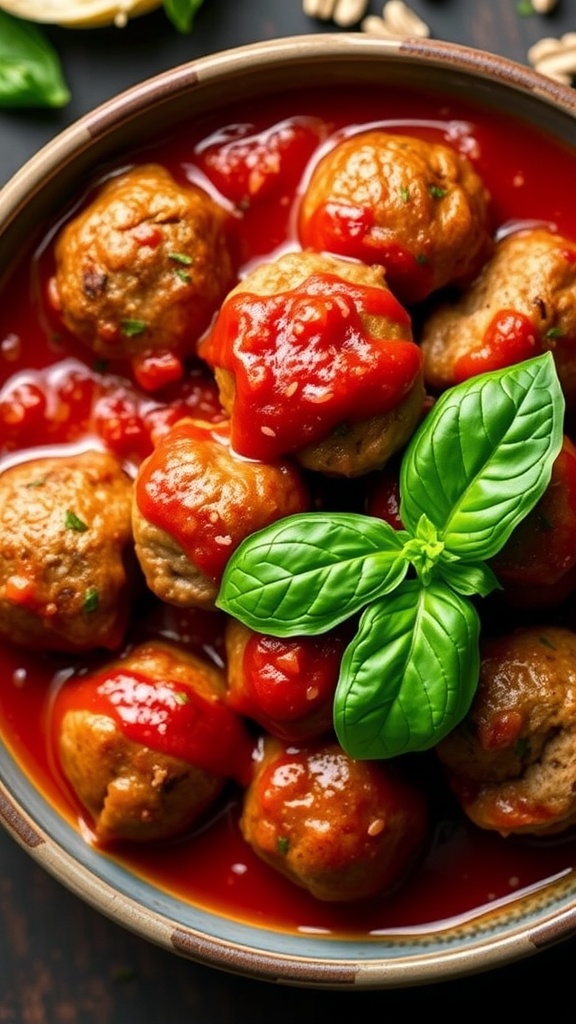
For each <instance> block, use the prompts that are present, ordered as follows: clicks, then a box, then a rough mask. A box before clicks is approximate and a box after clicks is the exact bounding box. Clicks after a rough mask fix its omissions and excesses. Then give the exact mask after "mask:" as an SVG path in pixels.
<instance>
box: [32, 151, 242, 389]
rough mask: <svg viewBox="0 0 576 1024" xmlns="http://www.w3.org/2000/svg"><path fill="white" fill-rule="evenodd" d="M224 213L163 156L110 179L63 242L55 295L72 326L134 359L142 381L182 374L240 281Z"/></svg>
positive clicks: (95, 343)
mask: <svg viewBox="0 0 576 1024" xmlns="http://www.w3.org/2000/svg"><path fill="white" fill-rule="evenodd" d="M226 218H227V214H225V212H224V210H223V209H221V208H220V207H219V206H217V205H216V203H214V202H213V200H212V199H211V198H210V197H209V196H207V195H206V194H205V193H203V192H202V191H201V190H200V189H198V188H197V187H195V186H192V185H186V186H183V185H180V184H178V183H177V182H176V181H175V180H174V179H173V178H172V177H171V175H170V174H169V173H168V171H167V170H165V169H164V168H163V167H160V166H158V165H156V164H147V165H145V166H142V167H135V168H133V169H132V170H130V171H127V172H126V173H124V174H121V175H118V176H117V177H114V178H111V179H110V180H109V181H108V182H106V184H105V185H104V186H103V187H102V189H101V190H100V192H99V193H98V194H97V196H96V198H95V199H94V200H93V201H92V202H91V204H90V205H89V206H87V207H86V209H84V210H83V211H82V212H81V213H79V214H78V215H77V216H76V217H75V218H74V219H73V220H71V221H70V222H69V223H68V224H67V225H66V226H65V227H64V228H63V230H62V231H61V233H60V235H59V236H58V238H57V241H56V247H55V255H56V273H55V277H54V279H53V281H52V282H51V286H50V296H51V299H52V302H53V304H54V305H55V306H56V308H58V309H59V310H60V312H61V316H62V319H63V321H64V323H65V325H66V327H67V328H68V329H69V330H70V331H71V332H72V334H74V335H75V336H76V337H77V338H79V339H80V340H81V341H82V342H83V343H84V344H85V345H88V346H89V347H90V348H91V349H92V350H93V351H94V352H96V353H97V354H98V355H101V356H104V357H106V358H109V359H116V358H122V357H129V358H131V359H133V360H135V365H136V370H137V373H138V375H139V380H140V383H141V384H143V386H149V387H150V388H152V387H154V386H156V385H160V384H163V383H166V379H167V377H170V376H173V377H175V376H177V375H178V373H179V367H180V363H179V361H180V359H181V358H182V357H184V356H186V355H189V354H191V353H193V352H194V350H195V345H196V342H197V339H198V337H199V335H200V334H201V333H202V331H204V329H205V328H206V327H207V325H208V323H209V321H210V318H211V317H212V315H213V313H214V312H215V310H216V308H217V307H218V305H219V303H220V302H221V300H222V298H223V297H224V295H225V293H226V291H227V290H228V289H229V288H230V287H231V285H232V283H233V278H234V269H233V261H232V257H231V252H230V246H229V242H228V239H227V228H226ZM147 361H148V363H147Z"/></svg>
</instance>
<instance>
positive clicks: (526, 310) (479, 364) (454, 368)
mask: <svg viewBox="0 0 576 1024" xmlns="http://www.w3.org/2000/svg"><path fill="white" fill-rule="evenodd" d="M421 341H422V350H423V352H424V373H425V377H426V382H427V384H428V385H429V386H430V387H431V388H434V389H443V388H446V387H450V386H452V385H453V384H458V383H459V382H460V381H462V380H465V379H466V378H468V377H471V376H473V375H474V374H476V373H482V372H483V371H485V370H494V369H499V368H501V367H504V366H509V365H512V364H513V363H517V362H520V361H521V360H522V359H527V358H530V356H533V355H537V354H538V353H539V352H541V351H543V350H545V349H551V350H552V352H553V353H554V358H555V362H556V368H557V370H558V374H559V377H560V380H561V383H562V386H563V389H564V393H565V395H566V398H567V400H568V402H569V403H571V404H572V405H573V404H574V401H575V400H576V243H574V242H571V241H568V239H566V238H562V237H561V236H560V235H556V234H553V233H552V232H551V231H547V230H546V229H545V228H541V227H539V228H534V229H532V230H528V231H518V232H515V233H512V234H509V235H507V236H505V237H503V238H502V239H501V240H500V241H499V242H498V243H497V246H496V249H495V252H494V255H493V257H492V259H491V260H490V261H489V262H488V263H487V264H486V265H485V267H484V268H483V270H482V271H481V273H480V274H479V276H478V277H477V278H476V280H475V281H474V282H473V284H472V285H471V286H470V287H469V288H468V289H467V291H465V292H464V294H463V295H462V296H461V297H460V298H459V299H458V300H457V301H455V302H453V303H446V304H443V305H442V306H440V307H439V308H438V309H437V310H436V311H435V312H433V313H432V314H431V316H430V317H429V318H428V320H427V321H426V323H425V324H424V326H423V330H422V338H421Z"/></svg>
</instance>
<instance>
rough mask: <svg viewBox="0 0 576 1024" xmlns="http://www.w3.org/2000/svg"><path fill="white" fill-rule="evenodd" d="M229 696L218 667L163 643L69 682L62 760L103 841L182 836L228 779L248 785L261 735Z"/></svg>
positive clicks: (60, 739) (61, 698)
mask: <svg viewBox="0 0 576 1024" xmlns="http://www.w3.org/2000/svg"><path fill="white" fill-rule="evenodd" d="M224 694H225V687H224V680H223V676H222V672H221V670H220V669H219V668H217V667H216V666H215V665H214V664H212V663H210V662H208V661H207V660H205V659H203V658H200V657H198V656H197V655H195V654H192V653H190V652H184V651H182V650H180V649H179V648H178V647H176V645H172V644H169V643H165V642H158V641H155V642H148V643H143V644H141V645H139V646H137V647H135V648H133V650H132V651H131V653H130V654H129V655H128V656H127V657H125V658H123V659H119V660H118V661H115V662H113V663H112V664H108V665H106V666H104V668H101V669H100V670H98V671H96V672H94V673H93V674H91V675H89V676H76V677H72V678H70V679H68V680H67V681H66V682H65V683H64V684H63V686H62V687H61V689H60V691H59V692H58V695H57V697H56V701H55V703H54V706H53V712H52V714H53V732H54V736H55V743H56V749H57V756H58V759H59V762H60V765H61V768H62V771H63V773H64V775H65V777H66V779H67V780H68V782H69V784H70V785H71V787H72V789H73V791H74V793H75V794H76V796H77V798H78V800H79V801H80V803H81V804H82V805H83V807H84V808H85V809H86V810H87V811H88V813H89V814H90V817H91V824H92V826H93V828H94V832H95V835H96V838H97V839H98V840H99V841H101V842H110V841H114V840H121V839H128V840H138V841H143V840H154V839H162V838H167V837H169V836H172V835H175V834H177V833H180V832H182V831H183V830H184V829H186V828H189V827H190V826H191V825H192V824H193V823H194V822H195V821H197V819H198V818H199V817H200V816H201V815H202V814H203V813H204V812H205V811H206V809H207V808H208V807H210V806H211V805H212V804H213V803H214V801H215V800H216V798H217V797H218V796H219V794H220V793H221V791H222V789H223V786H224V782H225V780H226V778H234V779H236V780H238V781H240V782H242V783H244V782H246V780H247V778H248V776H249V772H250V764H251V758H252V741H251V740H250V738H249V737H248V734H247V733H246V732H245V730H244V727H243V725H242V722H241V720H240V719H239V718H238V717H237V716H236V715H235V714H234V712H232V711H231V710H230V709H229V708H228V707H227V706H226V704H225V702H224Z"/></svg>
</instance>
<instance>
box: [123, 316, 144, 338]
mask: <svg viewBox="0 0 576 1024" xmlns="http://www.w3.org/2000/svg"><path fill="white" fill-rule="evenodd" d="M120 327H121V329H122V334H124V335H125V336H126V337H127V338H135V337H137V336H138V335H139V334H144V331H145V330H146V322H145V321H144V320H130V319H128V320H122V322H121V324H120Z"/></svg>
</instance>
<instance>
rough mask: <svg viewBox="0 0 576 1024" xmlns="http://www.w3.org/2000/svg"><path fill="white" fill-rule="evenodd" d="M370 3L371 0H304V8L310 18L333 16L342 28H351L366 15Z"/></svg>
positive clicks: (328, 18) (321, 18)
mask: <svg viewBox="0 0 576 1024" xmlns="http://www.w3.org/2000/svg"><path fill="white" fill-rule="evenodd" d="M368 3H369V0H302V10H303V11H304V14H306V15H307V16H308V17H309V18H318V19H319V20H320V21H329V20H330V18H331V19H332V20H333V21H334V22H336V24H337V25H339V26H340V28H350V27H351V26H352V25H357V24H358V22H359V21H360V20H361V19H362V18H363V17H364V15H365V13H366V10H367V8H368Z"/></svg>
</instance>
